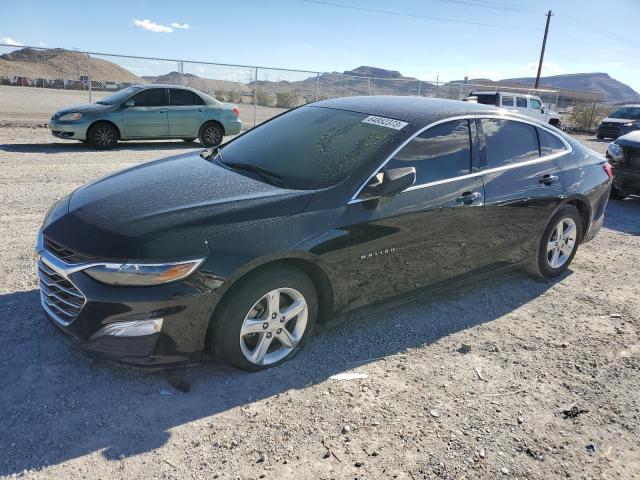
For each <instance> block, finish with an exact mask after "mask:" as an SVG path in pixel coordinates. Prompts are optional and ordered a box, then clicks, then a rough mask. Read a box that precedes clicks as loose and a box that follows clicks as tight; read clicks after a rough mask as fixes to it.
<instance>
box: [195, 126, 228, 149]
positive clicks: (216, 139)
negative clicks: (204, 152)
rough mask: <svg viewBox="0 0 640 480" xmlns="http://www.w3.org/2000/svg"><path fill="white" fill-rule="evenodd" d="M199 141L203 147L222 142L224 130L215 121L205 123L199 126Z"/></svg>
mask: <svg viewBox="0 0 640 480" xmlns="http://www.w3.org/2000/svg"><path fill="white" fill-rule="evenodd" d="M199 137H200V143H202V145H204V146H205V147H215V146H217V145H220V144H221V143H222V138H223V137H224V132H223V131H222V127H221V126H220V125H218V124H217V123H213V122H211V123H205V124H204V125H203V126H202V128H200V136H199Z"/></svg>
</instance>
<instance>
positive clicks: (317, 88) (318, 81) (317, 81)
mask: <svg viewBox="0 0 640 480" xmlns="http://www.w3.org/2000/svg"><path fill="white" fill-rule="evenodd" d="M319 93H320V72H318V74H317V75H316V100H315V101H316V102H317V101H318V94H319Z"/></svg>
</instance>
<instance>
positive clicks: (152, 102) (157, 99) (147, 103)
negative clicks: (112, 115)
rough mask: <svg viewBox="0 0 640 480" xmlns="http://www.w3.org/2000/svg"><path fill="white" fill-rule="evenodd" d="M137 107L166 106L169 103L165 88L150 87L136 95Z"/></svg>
mask: <svg viewBox="0 0 640 480" xmlns="http://www.w3.org/2000/svg"><path fill="white" fill-rule="evenodd" d="M132 100H133V101H134V102H136V103H135V106H136V107H164V106H165V105H166V104H167V100H166V95H165V90H164V88H150V89H147V90H143V91H141V92H140V93H138V94H136V95H134V96H133V97H132Z"/></svg>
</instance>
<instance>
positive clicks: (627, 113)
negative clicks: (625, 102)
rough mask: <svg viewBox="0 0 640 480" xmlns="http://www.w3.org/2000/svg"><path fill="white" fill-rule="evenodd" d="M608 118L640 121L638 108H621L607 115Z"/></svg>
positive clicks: (639, 109) (639, 108)
mask: <svg viewBox="0 0 640 480" xmlns="http://www.w3.org/2000/svg"><path fill="white" fill-rule="evenodd" d="M609 118H628V119H629V120H640V107H622V108H619V109H618V110H616V111H615V112H613V113H612V114H611V115H609Z"/></svg>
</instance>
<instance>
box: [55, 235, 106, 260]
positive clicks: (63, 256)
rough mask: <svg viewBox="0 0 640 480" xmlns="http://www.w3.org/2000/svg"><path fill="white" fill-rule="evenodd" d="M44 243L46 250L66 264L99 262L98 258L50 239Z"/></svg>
mask: <svg viewBox="0 0 640 480" xmlns="http://www.w3.org/2000/svg"><path fill="white" fill-rule="evenodd" d="M43 243H44V248H45V249H46V250H48V251H49V252H51V253H52V254H53V255H55V256H56V257H58V258H59V259H60V260H62V261H63V262H65V263H70V264H74V263H90V262H95V261H96V260H99V259H98V257H93V256H91V255H85V254H84V253H80V252H78V251H76V250H73V249H72V248H69V247H65V246H64V245H61V244H59V243H58V242H55V241H53V240H51V239H50V238H48V237H44V239H43Z"/></svg>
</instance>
